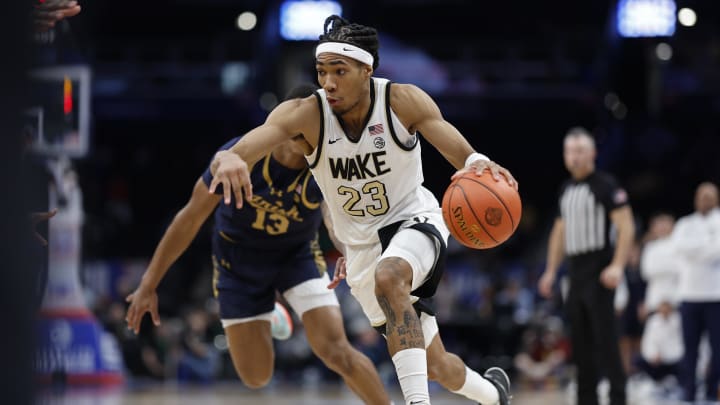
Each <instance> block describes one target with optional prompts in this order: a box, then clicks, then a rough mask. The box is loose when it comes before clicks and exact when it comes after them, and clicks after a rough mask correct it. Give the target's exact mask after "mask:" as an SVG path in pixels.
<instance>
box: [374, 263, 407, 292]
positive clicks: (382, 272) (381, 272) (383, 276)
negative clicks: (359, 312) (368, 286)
mask: <svg viewBox="0 0 720 405" xmlns="http://www.w3.org/2000/svg"><path fill="white" fill-rule="evenodd" d="M402 283H403V280H402V277H400V275H399V274H397V272H396V271H395V270H394V269H387V268H382V267H380V268H378V269H377V270H376V271H375V294H376V295H380V294H383V295H387V294H389V293H391V292H393V291H395V290H397V289H398V288H399V287H400V286H401V285H402Z"/></svg>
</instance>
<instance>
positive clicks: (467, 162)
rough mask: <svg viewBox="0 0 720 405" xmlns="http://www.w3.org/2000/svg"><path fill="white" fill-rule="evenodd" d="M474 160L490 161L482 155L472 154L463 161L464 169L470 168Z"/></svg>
mask: <svg viewBox="0 0 720 405" xmlns="http://www.w3.org/2000/svg"><path fill="white" fill-rule="evenodd" d="M476 160H487V161H490V158H489V157H487V156H485V155H483V154H482V153H477V152H473V153H471V154H470V156H468V157H467V159H465V167H468V166H470V164H471V163H472V162H474V161H476Z"/></svg>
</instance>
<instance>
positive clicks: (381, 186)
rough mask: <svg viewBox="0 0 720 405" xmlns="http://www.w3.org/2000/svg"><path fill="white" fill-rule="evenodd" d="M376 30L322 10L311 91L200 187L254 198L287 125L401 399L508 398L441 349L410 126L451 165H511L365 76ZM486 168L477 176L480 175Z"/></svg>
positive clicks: (429, 106)
mask: <svg viewBox="0 0 720 405" xmlns="http://www.w3.org/2000/svg"><path fill="white" fill-rule="evenodd" d="M378 45H379V44H378V38H377V32H376V30H375V29H373V28H370V27H366V26H362V25H359V24H352V23H349V22H348V21H347V20H345V19H343V18H341V17H338V16H330V17H328V18H327V19H326V21H325V27H324V34H323V35H321V36H320V43H319V45H318V46H317V48H316V50H315V58H316V70H317V76H318V81H319V83H320V85H321V87H322V89H321V90H319V91H318V92H316V94H315V95H314V96H311V97H308V98H305V99H299V100H291V101H287V102H284V103H282V104H280V105H279V106H277V107H276V108H275V109H274V110H273V111H272V112H271V113H270V115H269V116H268V118H267V120H266V121H265V123H264V124H263V125H261V126H259V127H257V128H255V129H253V130H252V131H250V132H249V133H248V134H246V135H245V136H244V137H243V138H242V139H241V140H240V141H238V143H236V144H235V145H234V146H233V147H232V148H231V149H229V150H227V151H223V152H219V153H218V154H217V155H216V157H215V160H214V162H213V165H212V170H213V173H214V178H213V181H212V183H211V185H210V191H211V192H213V191H214V189H215V187H216V186H218V185H220V184H221V185H222V186H223V191H224V194H225V195H224V199H225V203H226V204H229V203H230V201H231V195H232V193H234V194H235V200H236V204H237V205H238V206H242V203H243V195H244V197H245V198H250V197H251V196H252V186H251V184H250V177H249V176H248V172H249V168H250V167H251V166H252V165H253V164H254V163H255V162H257V161H258V160H259V159H260V158H261V157H262V156H264V155H265V154H267V153H268V152H269V151H270V150H271V149H272V148H273V146H274V145H276V144H278V143H281V142H283V141H285V140H287V139H290V138H293V137H294V136H296V134H302V137H303V138H304V140H305V154H306V158H307V160H308V163H309V164H310V168H311V170H312V172H313V175H314V176H315V179H316V181H317V183H318V185H319V186H320V189H321V190H322V193H323V195H324V197H325V199H326V200H327V202H328V205H329V207H330V211H331V216H332V221H333V224H334V228H335V234H336V237H338V239H340V241H341V242H342V243H343V244H344V245H345V247H346V251H345V252H344V255H345V257H346V258H347V272H346V275H342V274H339V275H335V280H334V281H335V282H337V281H338V280H339V279H340V278H342V277H344V276H346V280H347V283H348V285H349V286H350V288H351V291H352V294H353V295H354V296H355V297H356V298H357V299H358V301H359V302H360V304H361V305H362V308H363V311H364V312H365V315H366V316H367V317H368V319H369V320H370V322H371V323H372V325H373V326H375V327H376V328H378V329H380V330H381V331H382V332H383V334H384V335H385V337H386V339H387V344H388V350H389V352H390V355H391V356H392V359H393V362H394V364H395V368H396V371H397V375H398V379H399V382H400V387H401V389H402V391H403V395H404V398H405V402H406V404H408V405H410V404H412V405H418V404H429V403H430V398H429V394H428V383H427V380H428V378H430V379H432V380H436V381H438V382H439V383H440V384H442V385H443V386H444V387H446V388H447V389H449V390H450V391H452V392H456V393H458V394H461V395H464V396H465V397H467V398H470V399H472V400H474V401H478V402H480V403H481V404H484V405H494V404H501V405H506V404H509V403H510V393H509V388H510V381H509V379H508V377H507V375H506V374H505V372H504V371H503V370H502V369H500V368H498V367H492V368H490V369H488V370H486V371H485V373H484V375H483V376H481V375H480V374H478V373H477V372H475V371H473V370H471V369H469V368H468V367H467V366H466V365H465V364H464V363H463V361H462V360H461V359H460V358H458V357H457V356H456V355H454V354H451V353H448V352H446V351H445V348H444V346H443V343H442V341H441V339H440V335H439V333H438V326H437V322H436V320H435V317H434V316H433V311H432V308H431V306H429V305H427V304H426V302H425V300H424V298H429V297H432V295H433V294H434V293H435V289H436V287H437V283H438V282H439V279H440V277H441V275H442V272H443V264H444V257H445V247H446V243H447V238H448V235H449V232H448V230H447V227H446V226H445V224H444V222H443V219H442V215H441V211H440V207H439V204H438V202H437V200H436V199H435V197H434V196H433V195H432V193H430V191H428V190H427V189H425V188H424V187H423V186H422V182H423V174H422V163H421V159H420V144H419V137H418V132H419V133H421V134H422V135H423V137H424V138H425V139H426V140H427V141H429V142H430V143H431V144H432V145H433V146H434V147H435V148H436V149H437V150H438V151H439V152H440V153H441V154H442V155H443V156H444V157H445V158H446V159H447V160H448V162H450V163H451V164H452V165H453V166H454V167H455V168H457V169H459V171H458V172H457V173H456V174H455V175H454V176H458V175H459V174H460V173H464V172H467V171H473V172H476V173H477V174H478V175H481V174H482V172H483V171H484V170H485V169H489V171H490V173H491V175H492V176H493V177H494V178H495V179H496V180H497V181H507V182H508V183H509V184H510V185H511V186H513V187H516V188H517V183H516V182H515V179H514V178H513V177H512V175H511V174H510V172H508V171H507V170H506V169H504V168H502V167H500V166H499V165H497V164H496V163H494V162H492V161H490V160H489V159H488V158H487V157H485V156H484V155H481V154H479V153H476V152H475V151H474V150H473V148H472V147H471V146H470V144H469V143H468V142H467V140H466V139H465V138H464V137H463V136H462V134H460V132H459V131H458V130H457V129H456V128H455V127H453V126H452V125H451V124H450V123H448V122H447V121H445V120H444V119H443V117H442V114H441V113H440V110H439V108H438V106H437V105H436V104H435V102H434V101H433V100H432V99H431V98H430V97H429V96H428V95H427V94H426V93H425V92H424V91H422V90H420V89H419V88H417V87H415V86H413V85H408V84H391V83H390V82H389V81H387V80H385V79H379V78H373V77H372V74H373V71H374V69H375V68H377V66H378V52H377V50H378ZM485 175H487V174H485Z"/></svg>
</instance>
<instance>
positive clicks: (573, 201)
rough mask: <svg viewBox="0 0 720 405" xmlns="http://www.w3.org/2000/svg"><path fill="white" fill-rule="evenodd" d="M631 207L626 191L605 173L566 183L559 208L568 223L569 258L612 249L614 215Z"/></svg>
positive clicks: (570, 180) (566, 246) (566, 228)
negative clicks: (611, 215) (612, 213)
mask: <svg viewBox="0 0 720 405" xmlns="http://www.w3.org/2000/svg"><path fill="white" fill-rule="evenodd" d="M628 203H629V202H628V196H627V193H626V192H625V190H624V189H623V188H622V187H620V185H619V184H618V182H617V181H616V180H615V178H614V177H613V176H611V175H610V174H607V173H604V172H598V171H595V172H593V173H592V174H590V175H589V176H588V177H586V178H585V179H583V180H580V181H578V180H575V179H569V180H567V181H566V182H565V183H563V185H562V187H561V189H560V197H559V207H558V208H559V210H560V211H559V215H560V216H561V217H562V219H563V220H564V222H565V254H566V255H567V256H570V257H572V256H577V255H581V254H585V253H591V252H596V251H602V250H605V249H609V248H610V247H611V246H612V245H613V244H614V239H615V237H614V234H615V230H614V229H613V226H612V221H611V220H610V212H611V211H613V210H614V209H616V208H620V207H622V206H625V205H627V204H628Z"/></svg>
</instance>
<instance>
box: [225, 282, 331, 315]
mask: <svg viewBox="0 0 720 405" xmlns="http://www.w3.org/2000/svg"><path fill="white" fill-rule="evenodd" d="M329 283H330V279H329V277H328V274H327V273H324V274H323V275H322V276H320V277H318V278H314V279H312V280H307V281H305V282H302V283H300V284H298V285H296V286H295V287H293V288H290V289H288V290H287V291H285V293H283V297H284V298H285V299H286V300H287V302H288V304H290V307H291V308H292V310H293V311H295V313H296V314H297V316H298V318H300V319H301V320H302V316H303V314H304V313H305V312H307V311H309V310H311V309H315V308H319V307H324V306H336V307H337V306H340V304H339V303H338V299H337V296H336V295H335V290H330V289H328V288H327V285H328V284H329ZM272 313H273V311H270V312H266V313H264V314H260V315H255V316H250V317H247V318H235V319H221V320H220V321H221V322H222V326H223V328H227V327H228V326H230V325H235V324H238V323H245V322H250V321H268V322H270V319H271V317H272Z"/></svg>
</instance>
